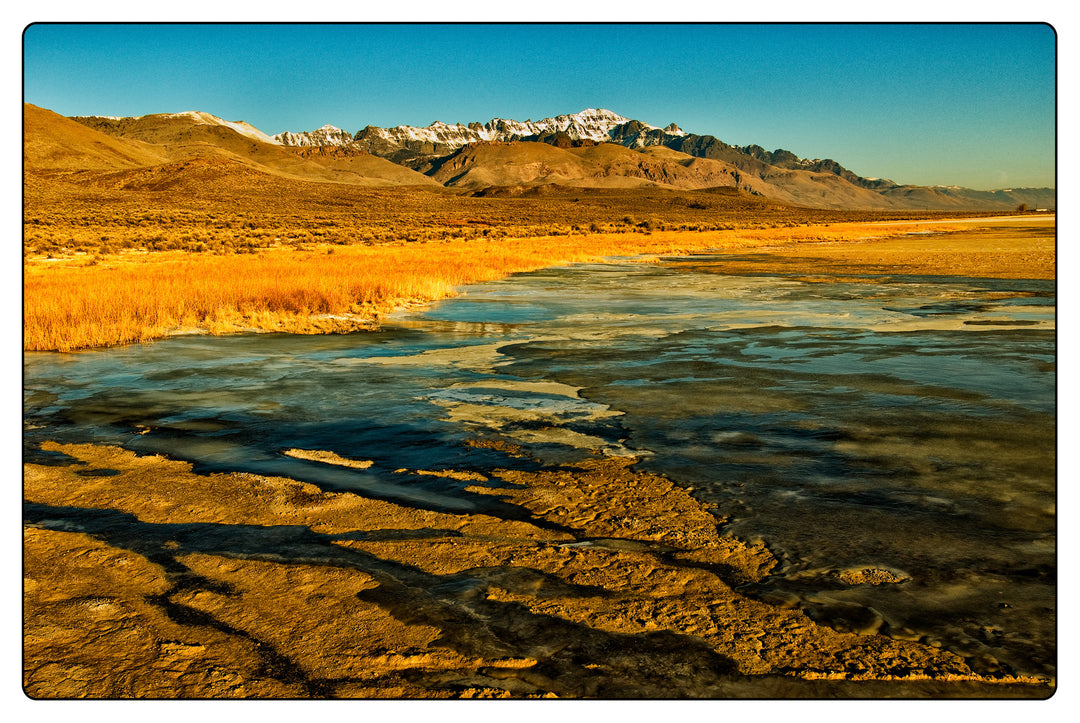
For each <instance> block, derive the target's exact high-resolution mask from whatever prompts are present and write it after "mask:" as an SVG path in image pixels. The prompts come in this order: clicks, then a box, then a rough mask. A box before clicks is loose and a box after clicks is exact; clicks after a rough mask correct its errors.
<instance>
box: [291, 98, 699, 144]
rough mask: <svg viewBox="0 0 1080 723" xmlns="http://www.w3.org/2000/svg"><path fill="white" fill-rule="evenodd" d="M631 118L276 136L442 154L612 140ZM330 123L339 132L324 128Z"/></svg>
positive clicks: (604, 113) (587, 116)
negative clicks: (481, 146)
mask: <svg viewBox="0 0 1080 723" xmlns="http://www.w3.org/2000/svg"><path fill="white" fill-rule="evenodd" d="M629 122H630V119H629V118H625V117H623V116H621V115H619V114H618V113H614V112H612V111H610V110H606V109H604V108H586V109H585V110H583V111H581V112H580V113H573V114H570V115H559V116H555V117H553V118H544V119H543V120H539V121H532V120H526V121H517V120H509V119H504V118H492V119H491V120H490V121H488V122H487V123H483V124H481V123H469V124H468V125H463V124H461V123H455V124H453V125H450V124H448V123H443V122H441V121H435V122H434V123H432V124H431V125H428V126H425V127H422V128H420V127H417V126H408V125H403V126H395V127H393V128H378V127H375V126H367V127H366V128H364V129H362V130H360V131H357V132H356V134H355V135H354V136H352V137H351V138H350V137H349V135H348V134H347V133H345V132H344V131H340V130H339V129H337V128H334V127H333V126H323V128H320V129H319V130H317V131H305V132H299V133H293V132H288V131H286V132H285V133H279V134H277V135H276V136H274V140H275V141H276V142H277V143H280V144H281V145H287V146H307V145H359V146H361V147H367V148H369V149H372V150H373V151H374V152H377V153H379V154H380V155H392V153H390V151H392V149H394V148H400V149H403V150H408V151H412V152H413V153H416V154H425V153H426V154H440V153H449V152H452V151H455V150H457V149H458V148H461V147H462V146H465V145H467V144H469V143H478V142H481V141H512V140H520V139H522V138H533V137H542V136H547V135H550V134H554V133H561V134H565V135H566V136H567V137H568V138H569V139H570V140H572V141H582V140H584V141H594V142H601V141H610V140H613V138H614V136H615V133H614V131H615V129H617V128H618V127H619V126H622V125H624V124H626V123H629ZM639 125H640V126H641V128H642V129H648V130H654V131H660V129H659V128H658V127H656V126H651V125H648V124H645V123H639ZM328 128H329V129H333V131H337V133H333V134H330V133H326V132H324V131H326V130H327V129H328ZM668 128H669V129H670V128H674V129H675V133H676V134H680V135H681V134H682V131H680V130H678V127H677V126H675V124H672V125H671V126H669V127H668ZM665 130H666V129H665ZM661 132H663V131H661ZM668 132H670V131H668Z"/></svg>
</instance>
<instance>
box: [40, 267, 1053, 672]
mask: <svg viewBox="0 0 1080 723" xmlns="http://www.w3.org/2000/svg"><path fill="white" fill-rule="evenodd" d="M716 260H717V259H715V258H712V257H709V256H696V257H691V258H689V259H687V258H679V259H670V260H666V261H662V262H660V263H656V264H639V263H610V264H589V265H579V266H574V267H568V268H557V269H548V270H545V271H540V272H535V273H531V274H521V275H518V276H515V277H513V278H511V279H507V280H505V281H501V282H496V283H491V284H486V285H481V286H475V287H470V288H469V289H468V291H467V293H466V294H464V295H462V296H461V297H459V298H456V299H452V300H448V301H445V302H442V303H440V304H437V305H433V306H431V307H429V308H428V309H426V310H425V311H423V312H421V313H412V314H407V315H405V314H402V315H399V316H397V317H395V318H394V319H393V320H392V321H391V322H390V323H388V324H386V326H385V329H384V330H383V331H381V332H378V333H372V334H357V335H350V336H330V337H318V336H314V337H311V336H289V335H250V336H233V337H218V338H214V337H201V336H199V337H195V336H193V337H182V338H174V339H169V340H166V341H161V342H157V343H153V344H144V345H133V346H129V347H124V348H120V349H113V350H104V351H94V352H83V353H78V354H67V355H60V354H27V355H26V357H25V389H26V392H25V400H26V401H25V417H26V423H27V431H26V436H25V440H26V447H27V455H28V459H29V460H32V461H40V462H45V463H48V462H50V461H53V460H54V459H55V458H56V457H57V455H50V454H49V453H43V452H41V451H40V450H37V444H38V443H39V442H41V441H43V440H46V439H54V440H60V441H96V442H109V443H115V444H120V445H123V446H125V447H127V448H129V449H133V450H136V451H138V452H142V453H145V452H161V453H165V454H168V455H170V456H173V457H175V458H179V459H186V460H190V461H193V462H195V463H196V467H197V469H200V470H204V471H217V470H245V471H252V472H258V473H263V474H276V475H283V476H288V477H292V478H295V479H301V480H305V481H309V482H314V483H316V484H319V485H321V486H324V487H326V488H330V489H354V490H357V491H360V492H363V493H365V494H369V495H373V496H376V497H382V498H386V499H393V500H397V501H401V502H404V503H407V504H413V505H417V506H422V507H429V508H432V509H442V510H449V511H469V510H484V511H487V512H490V513H493V514H500V515H503V516H506V517H518V516H521V517H524V516H526V515H525V513H524V512H523V511H522V510H519V509H518V508H516V507H514V506H512V505H509V504H505V503H500V502H499V501H498V500H497V499H494V498H492V497H491V496H489V495H479V494H474V493H470V492H468V491H466V490H465V487H466V486H467V485H475V484H477V483H476V482H475V481H468V482H466V481H458V480H454V479H449V478H445V477H432V476H427V475H418V474H414V473H413V472H415V470H430V469H455V470H477V471H484V470H485V469H490V468H493V467H507V466H514V465H516V466H521V467H535V466H537V465H538V464H540V463H544V464H558V463H560V462H565V461H568V460H573V459H577V458H580V457H582V456H585V455H587V454H590V453H591V450H602V451H603V453H605V454H609V455H635V456H639V457H641V459H642V461H641V462H640V464H639V466H640V467H641V468H644V469H648V470H652V471H656V472H661V473H663V474H665V475H668V476H669V477H671V478H672V479H674V480H676V481H677V482H678V483H680V484H682V485H684V486H688V487H692V488H693V489H694V492H695V494H696V495H697V496H698V497H699V498H700V499H702V500H705V501H708V502H710V503H712V504H714V505H715V510H714V511H715V513H716V514H717V516H718V518H719V520H720V521H721V522H722V523H723V527H722V531H723V532H724V533H725V534H730V535H732V536H736V537H739V538H743V539H749V540H754V539H761V540H764V541H765V542H766V543H767V544H768V545H769V547H770V548H771V549H772V550H773V551H774V552H775V554H776V555H777V556H778V558H779V559H780V560H781V566H780V568H779V569H778V570H777V571H775V572H776V574H774V575H773V576H771V577H770V578H768V579H767V580H765V581H764V582H762V583H759V584H756V585H753V586H749V587H748V588H747V589H746V592H747V593H748V594H752V595H755V596H759V597H761V598H763V599H766V600H769V601H772V602H774V603H776V604H783V605H797V606H800V607H803V608H804V609H806V610H807V611H808V613H809V614H811V615H812V616H814V617H815V618H817V619H819V620H822V621H825V622H827V623H829V624H831V625H833V626H835V627H837V628H839V629H850V630H855V631H859V632H875V631H876V632H882V633H885V634H889V635H894V636H897V637H906V638H912V639H923V640H926V641H929V642H932V643H935V644H941V645H945V646H947V647H949V648H950V649H953V650H956V651H957V652H960V653H961V654H963V655H965V656H967V657H968V659H969V661H970V662H971V664H972V665H973V667H975V668H976V669H977V670H981V671H986V672H989V671H993V670H998V669H1004V670H1010V671H1015V672H1020V673H1029V674H1041V675H1053V674H1054V662H1055V661H1054V658H1055V630H1054V627H1055V616H1056V612H1055V610H1056V608H1055V600H1056V597H1055V575H1056V566H1055V536H1054V532H1055V509H1054V503H1055V486H1054V485H1055V456H1054V455H1055V433H1056V430H1055V332H1054V319H1055V297H1054V285H1053V283H1052V282H1045V281H1007V280H987V279H964V278H943V277H914V276H908V277H867V278H863V279H858V278H854V279H853V278H852V277H851V276H850V275H848V276H845V277H844V278H845V280H844V281H843V282H836V283H821V282H816V283H814V282H809V281H805V280H799V279H796V278H793V277H781V276H727V275H723V274H719V273H716V271H717V265H716ZM477 438H480V439H493V440H504V441H508V442H513V443H515V444H521V445H523V446H524V447H525V448H526V449H527V450H528V451H529V452H530V454H531V455H532V456H533V458H534V459H533V460H529V459H516V458H508V457H506V456H505V455H504V454H502V453H500V452H496V451H494V450H490V449H476V448H472V447H469V446H466V445H465V444H464V442H465V440H467V439H477ZM289 448H301V449H319V450H330V451H334V452H336V453H338V454H340V455H343V456H346V457H350V458H354V459H364V460H371V461H372V463H373V464H372V466H371V467H369V468H367V469H363V470H357V469H350V468H344V467H339V466H334V465H328V464H323V463H319V462H313V461H308V460H302V459H295V458H292V457H288V456H285V455H284V454H283V450H285V449H289ZM402 470H404V471H402ZM864 568H871V569H879V570H886V571H888V572H889V573H890V574H891V575H892V576H893V578H892V579H895V580H899V582H893V583H887V584H881V585H869V584H855V585H850V584H846V583H845V582H843V581H842V580H841V579H840V578H839V577H838V575H839V573H841V572H843V571H857V570H861V569H864Z"/></svg>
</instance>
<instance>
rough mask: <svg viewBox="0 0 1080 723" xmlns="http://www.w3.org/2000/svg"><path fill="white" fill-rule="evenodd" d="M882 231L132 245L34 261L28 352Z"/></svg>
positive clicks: (831, 228) (301, 317)
mask: <svg viewBox="0 0 1080 723" xmlns="http://www.w3.org/2000/svg"><path fill="white" fill-rule="evenodd" d="M912 228H924V229H925V228H937V229H940V230H950V229H955V228H956V227H955V226H950V225H949V224H947V223H940V222H938V223H933V222H927V223H926V224H924V225H921V226H918V227H904V228H903V232H905V233H906V232H908V231H909V230H911V229H912ZM882 235H883V229H882V227H880V226H874V225H872V224H862V223H838V224H831V225H808V226H796V227H789V226H777V227H773V228H744V229H728V230H716V231H698V232H687V231H653V232H648V233H639V232H623V233H593V234H568V235H564V236H542V237H527V238H500V239H490V238H475V239H462V238H457V239H454V240H448V241H444V242H428V243H399V244H390V245H355V244H354V245H337V244H332V243H325V242H324V243H310V242H309V243H305V244H302V245H298V246H291V245H276V246H273V247H268V248H265V249H253V250H252V252H251V253H239V254H236V253H233V254H213V253H192V252H190V251H185V250H174V251H161V252H147V251H144V250H137V251H136V250H129V251H126V252H122V253H111V254H102V253H100V252H98V253H97V254H95V255H88V254H78V255H74V256H68V257H66V258H52V259H49V258H41V257H35V258H29V259H27V262H26V267H25V302H24V348H25V349H27V350H57V351H71V350H75V349H80V348H87V347H96V346H108V345H114V344H123V343H129V342H136V341H144V340H148V339H153V338H158V337H162V336H166V335H168V334H170V333H176V332H178V331H183V330H202V331H206V332H210V333H228V332H233V331H238V330H262V331H288V332H294V333H328V332H345V331H354V330H357V329H362V328H366V327H371V326H372V325H373V324H374V323H377V321H378V319H379V318H380V316H381V315H383V314H385V313H386V312H387V311H389V310H391V309H393V308H395V307H399V306H402V305H403V304H408V303H415V302H424V301H431V300H434V299H439V298H444V297H447V296H450V295H453V294H454V293H455V289H456V288H457V287H460V286H462V285H464V284H469V283H475V282H480V281H487V280H491V279H495V278H502V277H505V276H508V275H510V274H513V273H517V272H522V271H529V270H534V269H538V268H542V267H544V266H551V265H555V264H563V263H572V262H581V261H589V260H597V259H601V258H605V257H610V256H633V255H649V254H681V253H688V252H693V251H703V250H706V249H741V248H749V247H755V246H756V247H760V246H769V247H775V246H776V245H783V246H791V245H796V244H805V243H820V242H829V241H834V242H835V241H853V240H858V239H867V238H874V237H880V236H882Z"/></svg>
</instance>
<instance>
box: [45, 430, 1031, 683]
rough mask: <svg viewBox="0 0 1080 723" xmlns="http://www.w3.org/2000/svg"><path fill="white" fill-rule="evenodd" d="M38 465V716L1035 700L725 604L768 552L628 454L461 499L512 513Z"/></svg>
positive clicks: (70, 449)
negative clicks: (243, 709)
mask: <svg viewBox="0 0 1080 723" xmlns="http://www.w3.org/2000/svg"><path fill="white" fill-rule="evenodd" d="M42 450H43V451H44V452H46V453H49V454H52V455H54V456H55V458H56V459H55V460H54V463H52V464H33V463H32V464H27V465H26V467H25V472H26V477H25V499H26V503H25V513H24V514H25V521H26V526H25V546H24V574H25V607H24V613H25V622H24V624H25V628H24V655H25V681H24V683H25V690H26V692H27V693H28V694H29V695H30V696H32V697H35V698H83V697H91V698H126V697H134V698H145V697H149V698H228V697H269V698H309V697H357V698H362V697H391V698H400V697H409V698H411V697H493V696H494V697H506V696H512V697H574V698H578V697H594V696H595V697H601V698H620V697H632V698H653V697H656V698H665V697H683V698H689V697H714V698H716V697H719V698H724V697H753V698H762V697H788V696H794V697H816V696H837V695H840V696H847V697H861V696H869V697H894V696H912V697H951V696H975V697H999V696H1002V697H1045V696H1047V695H1049V694H1050V693H1051V692H1052V688H1051V687H1049V686H1048V684H1047V683H1046V681H1039V680H1035V679H1029V678H1017V677H1012V676H998V677H993V676H982V675H976V674H974V673H973V672H972V671H971V669H970V668H968V666H967V665H966V664H965V663H964V661H963V659H962V658H960V657H958V656H957V655H954V654H952V653H949V652H947V651H943V650H940V649H938V648H935V647H932V646H928V645H923V644H920V643H917V642H906V641H899V640H892V639H890V638H887V637H884V636H879V635H856V634H851V633H839V632H837V631H835V630H832V629H830V628H828V627H824V626H821V625H818V624H815V623H814V622H813V621H812V620H810V619H809V618H808V617H806V616H805V615H804V614H803V613H801V612H799V611H797V610H792V609H784V608H782V607H776V606H771V605H767V604H765V603H762V602H758V601H755V600H752V599H749V598H747V597H744V596H743V595H740V594H739V593H738V592H737V590H736V589H735V588H736V587H737V586H738V585H740V584H742V583H746V582H752V581H755V580H758V579H760V578H761V577H762V576H763V575H764V574H766V573H767V572H768V570H769V569H770V568H771V567H772V566H773V564H774V560H773V559H772V556H771V555H770V554H769V552H768V551H767V550H766V549H765V548H764V547H762V546H761V545H748V544H744V543H742V542H739V541H737V540H733V539H729V538H722V537H720V536H718V534H717V529H716V519H715V518H714V517H713V516H712V515H711V514H710V513H709V511H708V510H707V509H705V508H704V506H703V505H702V504H701V503H699V502H697V501H695V500H694V499H693V498H692V497H691V496H690V494H689V493H687V492H686V491H684V490H682V489H680V488H679V487H677V486H675V485H673V484H672V483H671V482H670V481H669V480H667V479H665V478H664V477H661V476H657V475H651V474H642V473H637V472H634V471H633V470H632V469H631V465H632V463H633V461H634V460H633V459H628V458H602V457H597V458H596V459H595V460H593V461H586V462H582V463H579V464H577V465H574V466H566V467H562V468H558V469H542V470H539V471H535V472H523V471H520V470H518V471H514V470H503V471H498V470H496V471H495V472H494V475H493V481H494V482H496V483H497V486H495V487H483V488H480V489H481V490H482V493H483V494H486V495H493V496H497V497H499V498H501V499H502V500H504V501H505V502H506V503H508V504H510V505H513V506H515V507H517V508H518V509H520V510H521V511H522V514H521V515H520V519H505V518H499V517H496V516H491V515H487V514H447V513H440V512H433V511H423V510H418V509H413V508H410V507H406V506H401V505H397V504H393V503H389V502H383V501H378V500H373V499H369V498H366V497H363V496H360V495H357V494H352V493H330V492H324V491H321V490H320V489H319V488H317V487H315V486H313V485H310V484H306V483H301V482H296V481H292V480H289V479H284V478H275V477H266V476H259V475H253V474H246V473H238V474H213V475H201V474H196V473H194V472H193V471H192V469H191V466H190V465H189V464H187V463H183V462H177V461H172V460H168V459H165V458H163V457H160V456H138V455H136V454H135V453H133V452H130V451H126V450H123V449H120V448H117V447H109V446H101V445H60V444H46V445H43V446H42ZM507 451H508V453H509V454H513V453H515V450H514V448H513V447H509V448H507ZM851 582H852V583H853V584H861V583H864V582H865V580H864V579H863V578H854V579H852V580H851ZM886 582H887V581H886Z"/></svg>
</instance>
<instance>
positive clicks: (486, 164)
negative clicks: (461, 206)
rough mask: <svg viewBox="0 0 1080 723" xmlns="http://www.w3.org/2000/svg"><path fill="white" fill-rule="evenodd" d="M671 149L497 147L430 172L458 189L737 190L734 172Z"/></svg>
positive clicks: (470, 150)
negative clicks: (719, 187)
mask: <svg viewBox="0 0 1080 723" xmlns="http://www.w3.org/2000/svg"><path fill="white" fill-rule="evenodd" d="M701 160H702V159H695V158H693V157H692V156H688V155H686V154H683V153H678V152H677V151H672V150H670V149H667V148H647V149H644V150H640V151H639V150H632V149H629V148H626V147H624V146H620V145H616V144H613V143H600V144H596V145H590V146H579V147H572V148H560V147H557V146H553V145H548V144H546V143H536V142H530V141H511V142H507V143H502V142H497V141H492V142H485V143H476V144H472V145H468V146H465V147H464V148H461V149H460V150H458V151H457V152H455V153H453V154H451V155H450V156H447V157H446V158H443V159H439V160H438V161H436V162H434V163H432V164H431V165H429V166H428V167H427V168H426V169H425V171H426V173H427V174H428V175H430V176H431V177H432V178H434V179H435V180H437V181H439V182H441V183H443V184H445V185H447V186H453V187H457V188H468V189H480V188H486V187H489V186H513V185H538V184H555V185H560V186H574V187H582V188H658V187H659V188H674V189H695V188H711V187H715V186H734V185H736V181H735V178H734V177H733V176H732V169H731V168H730V167H729V166H727V164H724V163H722V162H719V161H702V162H696V161H701Z"/></svg>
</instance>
